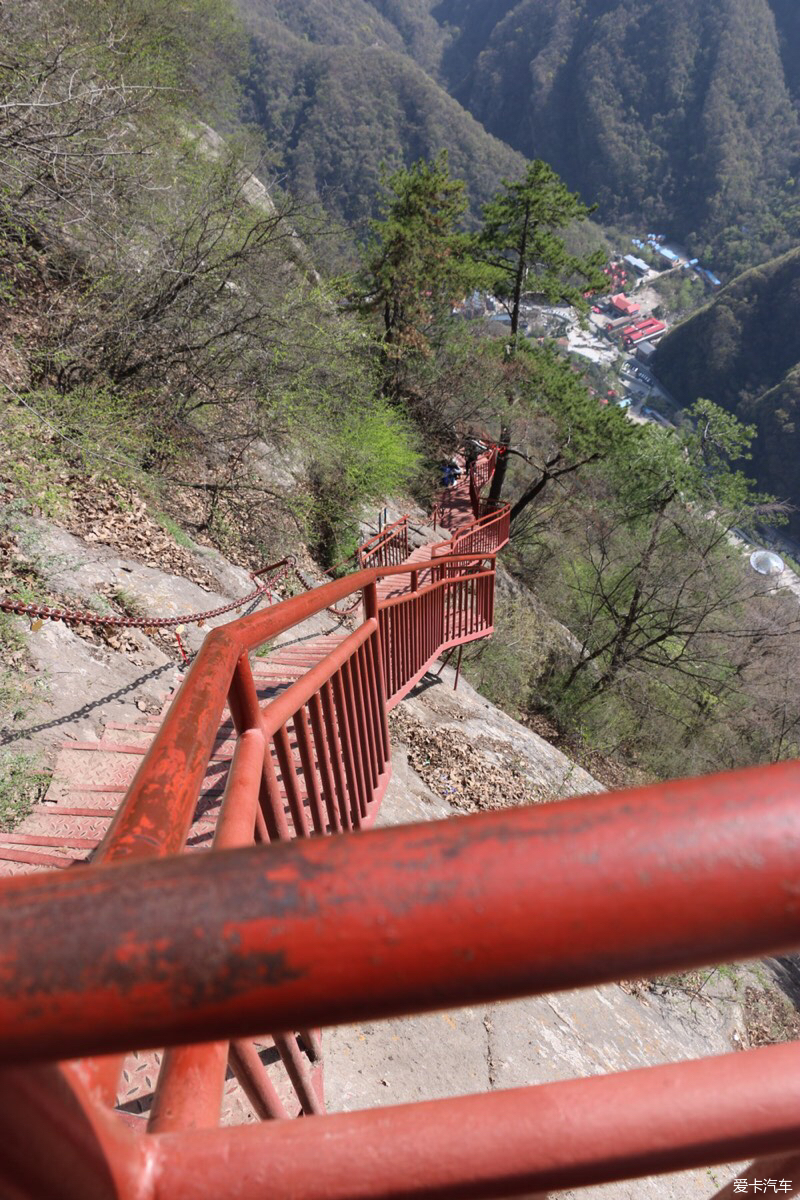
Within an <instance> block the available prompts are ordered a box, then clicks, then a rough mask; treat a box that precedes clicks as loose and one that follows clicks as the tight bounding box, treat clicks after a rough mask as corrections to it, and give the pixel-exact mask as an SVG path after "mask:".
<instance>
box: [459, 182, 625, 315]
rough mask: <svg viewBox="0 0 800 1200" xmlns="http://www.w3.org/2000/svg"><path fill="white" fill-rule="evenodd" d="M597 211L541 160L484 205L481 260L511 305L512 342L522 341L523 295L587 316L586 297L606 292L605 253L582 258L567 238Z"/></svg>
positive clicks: (494, 285) (494, 286)
mask: <svg viewBox="0 0 800 1200" xmlns="http://www.w3.org/2000/svg"><path fill="white" fill-rule="evenodd" d="M591 211H592V210H591V209H589V208H587V207H586V205H585V204H583V203H582V202H581V200H580V198H579V197H578V196H577V195H573V194H572V193H571V192H570V191H569V190H568V189H567V187H566V186H565V184H564V183H563V182H562V181H561V180H560V179H559V177H558V175H556V173H555V171H553V169H552V168H551V167H549V166H548V165H547V163H545V162H542V161H541V159H536V160H535V161H534V162H531V163H529V164H528V167H527V170H526V172H525V175H524V176H523V178H522V179H520V180H517V181H515V182H511V181H509V180H507V179H505V180H503V190H502V191H501V192H499V193H498V194H497V195H496V196H495V197H494V199H493V200H491V201H490V202H489V203H488V204H486V205H484V209H483V225H482V227H481V229H480V232H479V233H478V234H477V235H476V238H475V248H476V256H477V257H480V258H481V259H482V261H483V262H484V263H485V264H486V266H487V267H488V281H489V283H490V286H491V288H492V290H493V291H494V292H495V294H496V295H498V296H500V297H502V298H503V299H505V300H507V301H508V303H509V309H510V312H511V336H512V338H516V336H517V329H518V325H519V306H520V298H521V296H522V293H523V291H529V292H534V293H535V294H537V295H540V296H544V298H545V299H546V300H547V301H548V302H549V303H551V304H553V303H556V302H557V301H560V300H562V301H566V302H568V303H569V304H572V305H574V306H575V307H576V308H577V309H578V310H579V311H586V309H587V308H588V305H587V302H586V301H585V300H584V298H583V293H584V292H585V291H586V290H588V289H589V288H602V287H603V284H604V276H603V274H602V267H603V265H604V258H603V255H602V252H597V253H595V254H593V255H590V256H589V257H588V258H578V257H576V256H575V255H573V254H570V253H569V252H568V250H567V247H566V244H565V242H564V238H563V236H562V235H563V231H564V230H565V229H566V228H567V227H568V226H569V225H571V224H572V223H573V222H575V221H580V220H582V219H583V218H585V217H586V216H588V215H589V213H590V212H591ZM579 281H582V282H579Z"/></svg>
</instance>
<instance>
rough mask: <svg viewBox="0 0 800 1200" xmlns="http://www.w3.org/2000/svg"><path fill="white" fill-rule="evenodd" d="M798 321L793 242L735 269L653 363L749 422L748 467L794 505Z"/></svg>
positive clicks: (688, 392) (694, 393)
mask: <svg viewBox="0 0 800 1200" xmlns="http://www.w3.org/2000/svg"><path fill="white" fill-rule="evenodd" d="M798 327H800V249H797V250H793V251H790V252H789V253H788V254H785V255H783V256H782V257H781V258H778V259H774V260H773V261H771V262H768V263H765V264H763V265H762V266H760V267H756V268H754V269H753V270H750V271H747V272H745V273H744V274H743V275H740V276H739V277H738V278H737V279H735V280H734V281H733V283H731V284H729V285H728V286H727V287H726V288H725V289H724V290H723V291H722V292H720V294H719V295H718V296H717V297H716V299H715V300H714V301H713V302H712V303H711V304H710V305H708V306H707V307H706V308H704V309H702V310H701V311H700V312H699V313H696V314H695V315H694V316H693V317H690V318H689V320H687V321H684V322H683V324H682V325H679V326H678V327H677V329H675V330H674V331H673V332H672V333H670V334H669V336H668V337H666V338H665V339H664V341H663V342H662V343H661V345H660V346H659V348H658V352H657V355H656V363H655V365H656V370H657V372H658V374H659V377H660V378H661V379H663V381H664V382H665V383H666V385H667V387H668V388H669V389H670V390H671V391H672V392H674V394H675V395H676V397H677V398H679V399H681V400H685V401H686V402H687V403H689V402H691V401H693V400H695V399H696V398H697V397H698V396H705V397H708V398H709V399H711V400H714V401H716V402H717V403H718V404H721V405H723V406H724V407H725V408H727V409H730V410H731V411H732V412H735V413H736V414H737V415H738V416H739V417H741V418H742V420H744V421H747V422H749V423H752V424H754V425H755V426H756V427H757V429H758V437H757V438H756V440H755V442H754V445H753V463H752V468H753V470H752V473H753V474H754V475H755V476H756V478H757V479H758V482H759V484H760V486H761V487H762V488H764V489H765V490H768V491H770V492H773V493H774V494H776V495H777V496H779V497H780V498H788V499H790V500H791V501H792V502H793V503H794V504H796V505H799V506H800V339H798V336H797V330H798ZM792 526H793V529H794V531H795V532H798V531H800V517H798V515H797V514H795V515H794V516H793V518H792Z"/></svg>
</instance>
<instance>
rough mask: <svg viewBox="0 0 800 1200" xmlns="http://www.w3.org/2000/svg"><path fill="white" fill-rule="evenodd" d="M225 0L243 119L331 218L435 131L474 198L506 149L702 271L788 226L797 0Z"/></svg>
mask: <svg viewBox="0 0 800 1200" xmlns="http://www.w3.org/2000/svg"><path fill="white" fill-rule="evenodd" d="M238 4H239V6H240V8H241V9H242V11H243V12H244V14H245V16H246V19H247V21H248V23H249V26H250V28H251V30H252V32H253V34H254V36H255V38H256V41H257V47H258V54H257V59H258V64H257V67H256V69H255V71H254V74H253V78H252V91H253V96H254V100H255V106H256V113H257V116H258V119H259V121H260V122H261V123H262V124H263V125H264V126H265V128H266V129H267V131H268V133H269V134H270V137H271V139H272V141H273V144H274V145H275V146H276V148H277V149H278V151H279V152H280V153H281V154H282V156H283V163H284V166H285V168H286V170H287V172H288V174H289V177H290V179H291V180H292V181H294V182H295V183H297V182H300V183H302V185H303V187H304V188H306V189H308V188H309V187H313V189H315V190H316V191H324V190H326V189H329V188H333V189H340V190H341V199H340V200H339V202H338V211H339V212H340V213H342V214H343V215H344V216H346V217H347V218H348V219H349V220H352V219H354V218H355V217H357V216H359V215H360V214H361V213H362V212H363V211H364V209H365V206H366V205H367V201H368V197H369V196H370V194H371V192H372V186H373V183H374V179H375V171H376V164H377V163H378V162H379V161H380V159H381V158H387V159H388V160H390V161H393V162H396V161H399V160H400V159H404V160H405V161H406V162H408V161H409V160H410V159H411V158H413V157H415V156H416V155H418V154H419V153H430V152H432V151H435V150H436V149H438V148H439V147H440V146H441V145H446V146H448V148H449V149H450V150H451V153H452V155H453V162H454V166H455V167H456V169H457V171H459V172H460V173H462V174H464V175H465V176H466V178H467V179H468V181H469V182H470V184H471V186H473V190H474V191H475V194H476V196H478V198H480V199H483V198H485V189H486V185H487V180H488V179H491V178H492V177H493V176H494V177H496V175H497V174H498V173H500V174H502V173H506V174H508V173H513V172H514V170H515V169H516V167H517V165H518V161H519V160H517V159H514V158H513V157H510V152H509V150H508V148H507V147H513V148H514V150H516V151H519V152H520V153H522V154H523V155H525V156H526V157H529V158H533V157H540V158H544V159H546V160H547V161H548V162H550V163H551V164H552V165H553V167H555V169H556V170H557V171H558V172H559V174H560V175H562V176H563V177H564V178H565V179H566V181H567V183H568V184H569V186H570V187H571V188H573V189H575V190H577V191H579V192H580V193H581V195H582V196H583V197H584V199H586V200H587V201H591V202H595V201H596V202H598V204H599V212H598V219H599V220H601V221H604V222H606V223H609V222H610V223H615V222H616V223H623V222H629V221H633V222H635V223H636V224H637V225H639V226H643V225H647V226H648V227H650V228H654V227H661V228H663V229H664V230H665V231H666V232H669V233H670V234H671V235H673V236H675V237H678V238H683V239H688V240H689V241H690V242H691V244H692V246H693V248H694V249H695V250H696V251H697V252H698V253H700V254H701V255H702V256H703V257H704V258H707V259H708V260H709V261H711V262H713V263H714V264H715V266H716V268H717V269H718V270H723V271H726V272H730V273H733V272H735V271H736V270H741V269H743V268H744V267H746V266H749V265H751V264H752V263H754V262H758V261H763V260H764V259H767V258H769V257H772V256H774V255H775V254H778V253H782V252H784V251H785V250H788V249H789V248H790V247H791V246H792V245H793V244H795V243H796V241H797V237H798V234H799V233H800V219H799V218H798V210H800V196H798V189H797V184H796V180H797V178H798V176H800V167H799V166H798V164H799V163H800V159H799V157H798V155H799V152H800V122H799V121H798V111H797V104H798V101H800V6H798V3H797V0H701V2H700V3H698V2H697V0H591V3H586V0H337V3H336V4H331V3H329V2H328V0H294V2H290V0H238ZM448 92H449V96H448V95H447V93H448ZM450 97H453V98H455V100H456V101H458V104H459V105H461V106H463V108H460V107H458V105H456V104H454V103H453V101H452V100H451V98H450ZM464 110H468V111H469V113H471V114H472V116H473V117H474V118H476V119H477V121H479V122H480V123H481V126H483V128H481V127H480V126H478V125H475V124H474V123H473V122H471V121H469V120H468V119H467V117H466V114H465V112H464ZM486 130H488V133H489V134H492V135H494V138H496V139H499V141H497V140H493V139H492V138H490V137H487V135H486V132H485V131H486ZM500 143H506V144H507V145H506V146H504V145H502V144H500ZM351 190H353V191H354V192H355V193H356V194H355V196H354V197H353V198H352V199H351V198H350V197H349V196H348V195H347V193H349V192H350V191H351Z"/></svg>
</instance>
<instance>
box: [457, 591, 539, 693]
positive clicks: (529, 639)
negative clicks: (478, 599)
mask: <svg viewBox="0 0 800 1200" xmlns="http://www.w3.org/2000/svg"><path fill="white" fill-rule="evenodd" d="M494 624H495V632H494V636H493V637H491V638H489V639H488V640H486V641H485V642H478V643H476V644H475V646H473V647H472V648H470V649H468V651H467V655H466V658H465V664H464V671H465V674H466V675H467V678H468V679H469V680H470V682H471V683H473V684H474V686H475V687H476V688H478V689H479V690H480V691H481V692H482V693H483V695H484V696H486V697H487V698H488V699H489V700H491V701H492V703H493V704H497V705H498V706H499V707H500V708H503V709H505V711H506V712H509V713H514V714H522V713H525V712H526V711H527V710H528V708H529V705H530V703H531V700H532V696H533V692H534V685H535V681H536V679H537V678H538V677H539V676H540V675H541V674H542V673H543V672H544V670H545V668H546V666H547V664H548V662H549V661H550V658H551V656H552V655H553V653H554V646H553V643H552V635H551V634H550V632H549V631H548V629H547V626H546V624H545V622H544V621H543V619H542V617H541V614H539V613H538V612H537V611H536V610H535V609H534V608H533V607H532V606H531V605H530V604H529V603H527V602H526V601H525V600H523V599H521V598H520V597H514V596H499V597H498V600H497V604H496V608H495V622H494Z"/></svg>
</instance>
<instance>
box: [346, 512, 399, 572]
mask: <svg viewBox="0 0 800 1200" xmlns="http://www.w3.org/2000/svg"><path fill="white" fill-rule="evenodd" d="M407 558H408V517H407V516H403V517H399V518H398V519H397V520H396V521H393V522H392V523H391V525H385V526H384V528H383V529H382V530H381V531H380V532H379V533H376V534H375V535H374V537H371V538H370V539H369V541H366V542H364V543H363V545H361V546H359V548H358V562H359V566H360V567H362V568H364V567H398V566H400V564H401V563H403V562H405V560H406V559H407Z"/></svg>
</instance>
